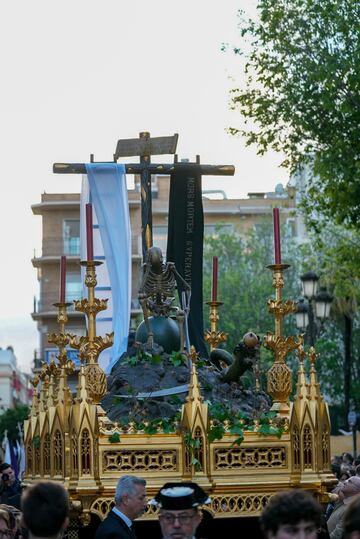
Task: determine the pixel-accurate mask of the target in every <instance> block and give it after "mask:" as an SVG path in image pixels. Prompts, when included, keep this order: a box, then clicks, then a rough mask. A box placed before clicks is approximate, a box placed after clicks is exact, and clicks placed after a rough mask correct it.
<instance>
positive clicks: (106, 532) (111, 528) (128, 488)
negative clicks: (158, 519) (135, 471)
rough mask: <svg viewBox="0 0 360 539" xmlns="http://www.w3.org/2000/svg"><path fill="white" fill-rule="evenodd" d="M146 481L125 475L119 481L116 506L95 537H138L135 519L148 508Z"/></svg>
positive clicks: (100, 538)
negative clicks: (134, 527)
mask: <svg viewBox="0 0 360 539" xmlns="http://www.w3.org/2000/svg"><path fill="white" fill-rule="evenodd" d="M145 485H146V481H145V480H144V479H142V478H140V477H135V476H131V475H124V476H123V477H121V478H120V479H119V481H118V484H117V487H116V492H115V507H113V508H112V510H111V511H110V513H109V514H108V516H107V517H106V518H105V520H103V522H102V523H101V524H100V526H99V527H98V529H97V530H96V535H95V539H136V534H135V531H134V530H133V528H132V523H133V520H135V519H136V518H137V517H139V516H140V515H141V514H142V513H143V512H144V511H145V509H146V492H145Z"/></svg>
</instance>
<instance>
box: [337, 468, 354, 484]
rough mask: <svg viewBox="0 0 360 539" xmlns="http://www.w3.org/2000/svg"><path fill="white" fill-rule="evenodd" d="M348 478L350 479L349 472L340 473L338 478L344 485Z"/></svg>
mask: <svg viewBox="0 0 360 539" xmlns="http://www.w3.org/2000/svg"><path fill="white" fill-rule="evenodd" d="M349 477H351V475H350V472H348V471H343V472H340V478H339V479H340V481H342V482H343V483H345V482H346V481H347V480H348V479H349Z"/></svg>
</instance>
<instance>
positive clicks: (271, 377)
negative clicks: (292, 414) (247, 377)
mask: <svg viewBox="0 0 360 539" xmlns="http://www.w3.org/2000/svg"><path fill="white" fill-rule="evenodd" d="M288 267H289V265H288V264H272V265H270V266H268V268H269V269H270V270H271V271H272V272H273V283H272V284H273V287H274V288H275V299H270V300H269V301H268V308H269V312H270V313H272V314H273V315H274V317H275V333H270V332H268V333H267V334H266V335H265V337H264V345H265V347H266V348H268V349H270V350H272V351H273V352H274V357H275V360H274V363H273V365H272V366H271V367H270V369H269V371H268V376H267V391H268V393H269V395H270V396H271V397H272V399H273V406H272V410H274V411H277V412H279V413H280V414H281V415H287V414H288V413H289V411H290V407H289V395H290V393H291V390H292V380H291V370H290V369H289V367H288V366H287V365H286V356H287V355H288V354H289V353H290V352H291V351H293V350H296V349H298V347H299V346H300V345H301V342H302V341H301V339H300V338H299V337H297V338H296V337H294V336H292V335H291V336H289V337H285V336H284V335H283V334H282V333H283V319H284V316H286V315H287V314H290V313H294V312H295V311H296V301H293V300H289V299H288V300H286V301H283V299H282V289H283V286H284V277H283V273H284V271H285V270H286V269H287V268H288Z"/></svg>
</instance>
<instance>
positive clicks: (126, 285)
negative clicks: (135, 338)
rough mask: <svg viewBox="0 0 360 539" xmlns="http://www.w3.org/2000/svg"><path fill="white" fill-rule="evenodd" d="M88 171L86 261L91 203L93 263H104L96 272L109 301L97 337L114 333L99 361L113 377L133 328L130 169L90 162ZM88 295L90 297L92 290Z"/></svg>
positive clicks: (82, 231) (100, 293) (83, 224)
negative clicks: (113, 371)
mask: <svg viewBox="0 0 360 539" xmlns="http://www.w3.org/2000/svg"><path fill="white" fill-rule="evenodd" d="M86 171H87V176H83V182H82V190H81V201H80V250H81V260H86V258H87V254H86V218H85V205H86V204H87V203H88V202H91V203H92V205H93V243H94V260H100V261H102V262H103V264H102V265H101V266H97V268H96V276H97V285H96V288H95V296H96V297H98V298H100V299H105V298H107V299H108V308H107V310H106V311H100V313H99V314H98V315H97V317H96V333H97V334H98V335H101V336H104V335H105V334H106V333H110V332H111V331H114V344H113V346H112V347H111V348H108V349H106V350H104V351H103V352H102V353H101V354H100V357H99V365H100V366H101V367H102V368H103V369H104V370H105V372H106V373H109V372H110V371H111V369H112V367H113V366H114V364H115V363H116V362H117V360H118V359H119V358H120V356H121V355H122V354H123V353H124V352H126V350H127V343H128V335H129V326H130V310H131V228H130V216H129V204H128V195H127V185H126V175H125V165H121V164H117V163H87V164H86ZM82 272H83V274H82V282H83V283H84V273H85V272H84V270H82ZM85 288H86V287H85ZM84 292H85V294H84V295H85V297H87V288H86V290H85V291H84Z"/></svg>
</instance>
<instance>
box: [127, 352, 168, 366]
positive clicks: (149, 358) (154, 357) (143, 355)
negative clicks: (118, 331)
mask: <svg viewBox="0 0 360 539" xmlns="http://www.w3.org/2000/svg"><path fill="white" fill-rule="evenodd" d="M146 362H149V363H151V364H152V365H159V363H161V356H160V355H159V354H150V352H146V351H145V350H138V352H137V354H136V355H135V356H131V357H125V358H124V359H122V363H123V364H124V365H130V366H131V367H135V365H139V364H143V363H146Z"/></svg>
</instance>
